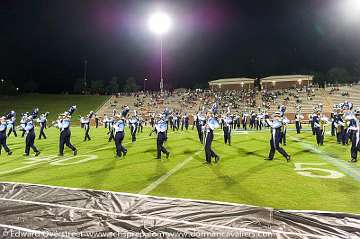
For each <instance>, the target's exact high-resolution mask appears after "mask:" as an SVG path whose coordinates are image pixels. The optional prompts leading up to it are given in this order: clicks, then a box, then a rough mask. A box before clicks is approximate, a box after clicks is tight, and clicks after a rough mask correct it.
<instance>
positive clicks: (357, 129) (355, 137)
mask: <svg viewBox="0 0 360 239" xmlns="http://www.w3.org/2000/svg"><path fill="white" fill-rule="evenodd" d="M355 117H356V118H355V119H354V121H355V124H353V125H352V126H350V128H351V130H353V134H352V140H351V160H350V162H351V163H356V162H357V154H358V151H360V109H357V110H356V111H355Z"/></svg>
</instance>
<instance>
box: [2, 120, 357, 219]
mask: <svg viewBox="0 0 360 239" xmlns="http://www.w3.org/2000/svg"><path fill="white" fill-rule="evenodd" d="M304 127H305V130H306V129H307V128H308V126H307V125H306V126H304ZM36 133H38V128H36ZM45 133H46V134H47V136H48V139H46V140H44V139H42V140H36V141H35V145H36V146H37V147H38V149H39V150H40V151H41V155H40V156H38V157H24V156H23V152H24V147H25V142H24V141H25V139H24V138H21V137H17V138H14V136H13V135H12V136H10V137H9V138H8V145H9V147H10V148H11V149H12V150H13V152H14V153H13V155H12V156H7V155H6V153H5V152H2V155H1V156H0V181H1V182H23V183H35V184H43V185H53V186H64V187H74V188H84V189H98V190H110V191H116V192H131V193H140V194H149V195H157V196H167V197H178V198H191V199H203V200H216V201H225V202H236V203H243V204H249V205H256V206H263V207H272V208H278V209H299V210H300V209H301V210H322V211H338V212H351V213H357V214H359V213H360V204H359V202H358V200H359V198H360V167H359V163H358V164H350V163H348V162H347V161H348V159H349V154H350V146H341V145H338V144H336V142H335V138H334V137H331V136H330V135H326V136H325V146H322V147H318V146H316V145H315V138H314V137H313V136H312V134H311V133H310V132H309V131H303V132H302V134H300V135H298V134H296V132H295V131H292V130H289V132H288V136H287V141H288V142H287V146H284V148H285V150H286V151H287V152H288V153H289V154H291V156H292V161H291V162H289V163H287V162H286V160H285V159H284V158H283V157H282V156H281V155H280V154H278V153H276V155H275V159H274V160H273V161H265V160H264V158H266V156H267V155H268V150H269V137H270V133H269V131H268V129H265V130H263V131H251V130H249V131H235V132H233V134H232V146H228V145H225V144H224V142H223V134H222V130H221V129H218V130H217V131H216V133H215V138H214V142H213V149H214V150H215V151H216V152H217V153H218V154H219V155H220V156H221V160H220V162H219V163H218V164H214V163H213V164H212V165H205V164H203V162H204V157H205V154H204V150H203V146H202V145H201V144H200V143H199V141H198V137H197V133H196V130H191V129H190V130H188V131H180V130H179V131H175V132H173V131H169V133H168V141H167V142H166V147H167V148H168V149H169V150H170V151H171V155H170V158H169V159H166V158H165V157H164V156H163V159H162V160H156V159H155V156H156V135H155V134H154V135H152V136H149V133H150V129H149V128H146V127H145V128H144V132H143V133H138V135H137V141H136V143H131V136H130V132H129V130H128V129H127V131H126V135H125V139H124V141H123V143H124V145H125V147H126V148H127V149H128V154H127V155H126V157H125V158H121V159H117V158H115V145H114V142H110V143H109V142H108V141H107V139H108V135H107V134H106V133H107V130H106V129H105V128H103V127H101V128H98V129H95V128H91V130H90V136H91V137H92V140H91V141H88V142H83V135H84V132H83V129H81V128H79V127H72V143H73V144H74V145H75V146H76V147H77V149H78V155H77V156H76V157H74V156H72V152H71V151H70V150H69V149H66V151H65V156H64V157H58V156H57V154H58V138H59V131H58V130H57V129H55V128H50V129H47V130H46V131H45Z"/></svg>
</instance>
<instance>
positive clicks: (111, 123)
mask: <svg viewBox="0 0 360 239" xmlns="http://www.w3.org/2000/svg"><path fill="white" fill-rule="evenodd" d="M106 123H107V128H108V132H107V134H108V135H109V139H108V142H111V141H112V140H113V139H114V117H107V119H106Z"/></svg>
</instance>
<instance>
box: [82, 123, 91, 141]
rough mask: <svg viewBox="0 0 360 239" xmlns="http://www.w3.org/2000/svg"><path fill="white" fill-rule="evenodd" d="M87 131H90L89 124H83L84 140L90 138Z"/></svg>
mask: <svg viewBox="0 0 360 239" xmlns="http://www.w3.org/2000/svg"><path fill="white" fill-rule="evenodd" d="M89 131H90V126H89V125H85V137H84V141H86V140H91V138H90V135H89Z"/></svg>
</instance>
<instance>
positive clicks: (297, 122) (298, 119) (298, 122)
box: [295, 112, 304, 134]
mask: <svg viewBox="0 0 360 239" xmlns="http://www.w3.org/2000/svg"><path fill="white" fill-rule="evenodd" d="M303 119H304V116H303V115H302V114H301V113H300V112H297V113H296V114H295V127H296V133H297V134H300V133H301V129H302V126H301V121H302V120H303Z"/></svg>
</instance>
